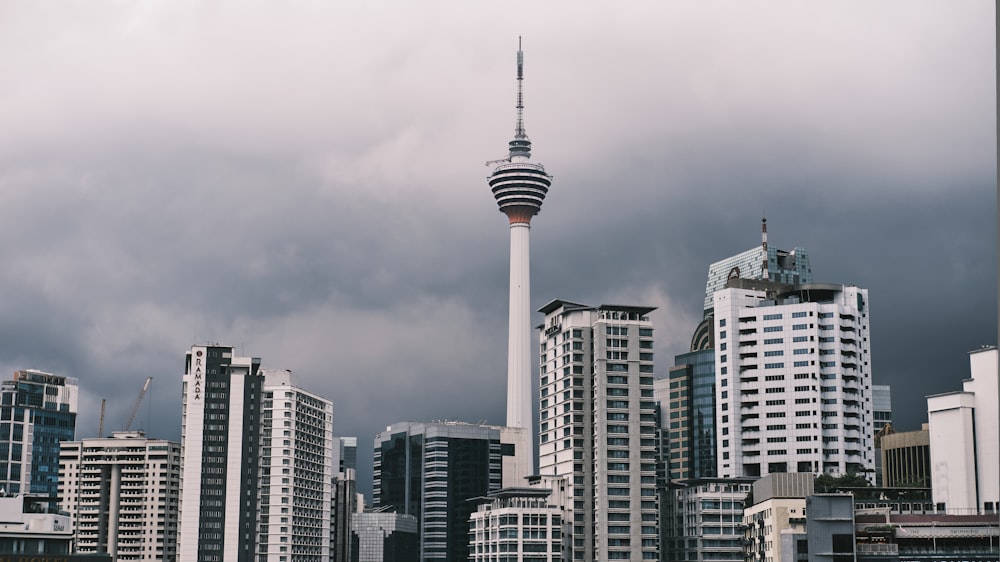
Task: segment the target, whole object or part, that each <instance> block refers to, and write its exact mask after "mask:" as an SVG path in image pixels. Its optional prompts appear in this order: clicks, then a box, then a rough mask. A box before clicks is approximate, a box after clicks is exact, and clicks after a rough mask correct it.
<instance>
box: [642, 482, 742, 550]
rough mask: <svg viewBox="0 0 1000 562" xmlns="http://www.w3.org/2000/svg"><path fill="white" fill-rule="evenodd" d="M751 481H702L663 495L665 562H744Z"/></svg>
mask: <svg viewBox="0 0 1000 562" xmlns="http://www.w3.org/2000/svg"><path fill="white" fill-rule="evenodd" d="M752 485H753V479H752V478H704V479H700V480H694V479H692V480H685V481H681V482H674V483H671V484H670V487H669V489H668V490H667V491H666V493H665V498H666V499H665V501H666V504H667V505H666V508H665V509H664V513H665V517H664V519H663V521H662V522H661V524H662V526H663V535H664V539H663V542H664V547H663V551H662V553H661V556H660V558H659V559H660V560H662V561H664V562H674V561H694V562H702V561H709V560H728V561H733V562H735V561H742V560H743V505H744V501H745V500H746V498H747V495H749V494H750V490H751V487H752Z"/></svg>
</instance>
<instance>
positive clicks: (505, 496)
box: [469, 486, 563, 562]
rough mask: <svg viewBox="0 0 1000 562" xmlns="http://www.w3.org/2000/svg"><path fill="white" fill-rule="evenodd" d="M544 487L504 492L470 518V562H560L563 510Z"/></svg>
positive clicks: (488, 499) (491, 497)
mask: <svg viewBox="0 0 1000 562" xmlns="http://www.w3.org/2000/svg"><path fill="white" fill-rule="evenodd" d="M550 493H551V490H549V489H548V488H545V487H541V486H538V487H530V488H504V489H502V490H498V491H496V492H493V493H491V494H490V495H489V496H488V497H486V498H483V499H482V501H481V503H480V504H479V507H478V508H477V509H476V511H475V512H473V513H472V515H470V516H469V562H495V561H499V560H503V561H504V562H561V561H562V560H563V558H562V555H563V542H562V528H563V519H562V517H563V507H562V506H557V505H554V504H552V503H549V501H548V497H549V495H550Z"/></svg>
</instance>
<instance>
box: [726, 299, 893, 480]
mask: <svg viewBox="0 0 1000 562" xmlns="http://www.w3.org/2000/svg"><path fill="white" fill-rule="evenodd" d="M756 286H758V287H762V285H760V283H758V284H757V285H756ZM775 296H776V295H774V294H769V293H768V292H767V291H766V290H763V289H756V288H754V289H751V288H727V289H723V290H721V291H717V292H716V293H715V298H714V308H715V320H714V322H715V326H714V329H715V345H716V366H715V369H716V381H717V385H716V404H717V409H716V428H717V434H716V436H717V458H718V463H719V476H720V477H723V478H732V477H740V476H754V477H756V476H765V475H767V474H768V473H770V472H773V471H777V472H814V473H820V472H822V473H829V474H845V473H847V472H850V471H859V470H862V471H863V470H874V466H875V455H874V444H873V431H872V424H873V413H872V391H871V383H872V381H871V344H870V341H869V334H870V329H869V319H868V292H867V290H865V289H860V288H857V287H851V286H843V285H828V284H823V285H820V284H814V285H803V286H800V288H799V289H798V290H796V292H795V293H788V294H784V295H780V294H779V295H777V299H776V300H775V299H774V297H775ZM806 299H814V300H812V301H809V300H806ZM772 468H775V469H779V468H780V469H781V470H773V471H772V470H771V469H772ZM872 478H874V473H872Z"/></svg>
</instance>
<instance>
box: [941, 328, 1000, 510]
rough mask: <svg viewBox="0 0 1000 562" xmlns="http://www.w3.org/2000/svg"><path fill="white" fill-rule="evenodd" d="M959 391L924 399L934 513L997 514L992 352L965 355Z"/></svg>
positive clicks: (998, 427) (999, 423)
mask: <svg viewBox="0 0 1000 562" xmlns="http://www.w3.org/2000/svg"><path fill="white" fill-rule="evenodd" d="M969 362H970V371H971V376H970V378H968V379H966V380H965V381H963V383H962V386H963V389H962V391H960V392H950V393H947V394H937V395H934V396H928V397H927V421H928V431H929V437H930V439H929V442H930V453H931V488H933V490H934V502H935V503H936V504H937V507H938V509H939V510H948V511H949V512H950V513H955V514H962V513H980V512H988V513H993V512H996V511H1000V409H998V405H997V400H998V398H997V393H998V389H997V348H996V347H993V346H988V347H983V348H981V349H977V350H975V351H972V352H970V353H969Z"/></svg>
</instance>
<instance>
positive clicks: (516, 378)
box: [489, 42, 552, 477]
mask: <svg viewBox="0 0 1000 562" xmlns="http://www.w3.org/2000/svg"><path fill="white" fill-rule="evenodd" d="M523 79H524V54H523V53H522V51H521V47H520V42H519V43H518V50H517V106H516V108H517V119H516V123H515V126H514V140H512V141H510V151H509V154H508V156H507V158H504V159H502V160H499V161H496V162H490V163H489V164H493V163H497V164H498V165H497V166H496V168H495V169H494V170H493V174H492V175H491V176H490V177H489V185H490V188H491V189H492V190H493V196H494V197H495V198H496V200H497V204H498V205H499V206H500V212H502V213H503V214H505V215H507V219H508V221H509V222H510V308H509V316H508V325H507V329H508V340H507V426H508V427H520V428H526V429H529V431H526V432H525V440H526V441H525V443H524V446H522V447H521V449H522V450H519V451H516V453H515V454H516V458H517V464H518V467H517V473H518V475H519V476H520V477H527V476H528V475H530V474H531V473H532V471H533V466H534V460H533V455H534V443H533V441H534V440H533V438H532V437H533V435H532V432H531V431H530V428H531V426H532V417H531V412H532V400H531V274H530V261H531V260H530V247H529V237H528V235H529V232H530V229H531V217H533V216H535V215H536V214H538V211H539V210H541V208H542V201H544V200H545V195H546V193H548V191H549V186H550V185H551V184H552V177H551V176H549V175H548V174H546V173H545V167H543V166H542V165H541V164H538V163H535V162H532V161H531V160H530V159H531V141H530V140H528V135H527V134H526V133H525V132H524V96H523V92H522V81H523Z"/></svg>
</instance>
